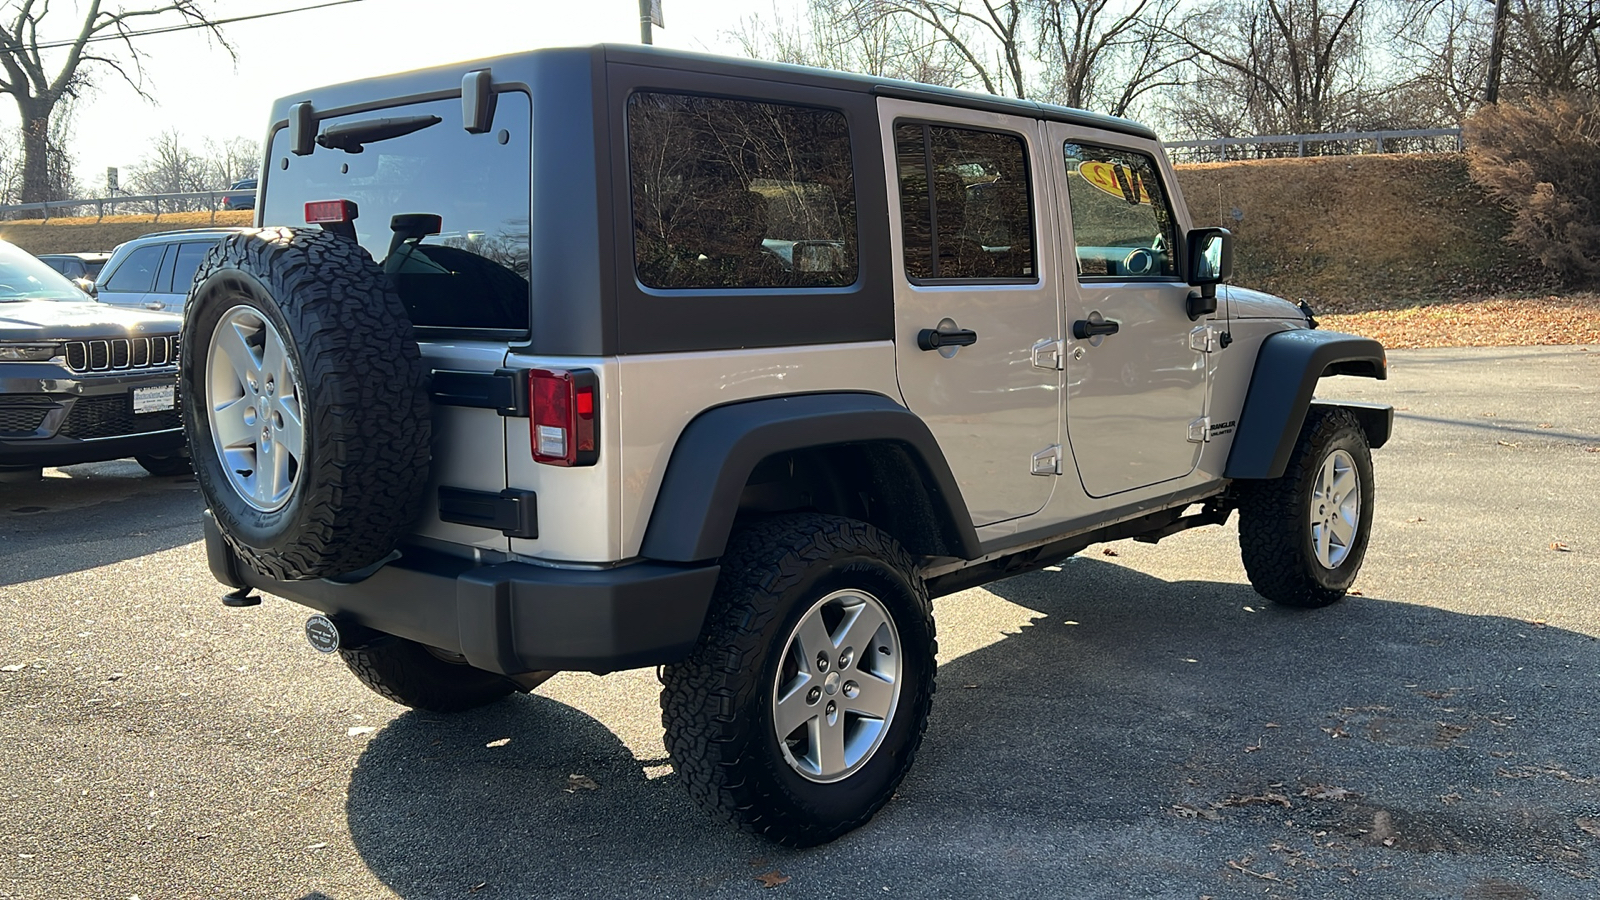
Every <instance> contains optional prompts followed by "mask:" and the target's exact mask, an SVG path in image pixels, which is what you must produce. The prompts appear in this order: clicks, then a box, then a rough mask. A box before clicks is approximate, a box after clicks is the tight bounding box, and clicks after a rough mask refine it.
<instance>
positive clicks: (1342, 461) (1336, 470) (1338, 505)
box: [1310, 450, 1361, 569]
mask: <svg viewBox="0 0 1600 900" xmlns="http://www.w3.org/2000/svg"><path fill="white" fill-rule="evenodd" d="M1310 516H1311V550H1312V553H1313V554H1314V555H1315V556H1316V557H1317V562H1318V563H1320V564H1321V565H1322V567H1323V568H1324V569H1337V568H1339V564H1340V563H1343V562H1344V561H1345V558H1346V557H1348V556H1349V555H1350V548H1352V547H1354V546H1355V543H1356V532H1357V530H1358V529H1360V527H1361V476H1360V474H1359V473H1358V472H1357V471H1356V461H1355V459H1354V458H1353V457H1351V456H1350V454H1349V453H1347V452H1346V451H1344V450H1335V451H1333V452H1332V453H1329V454H1328V455H1327V456H1326V457H1324V458H1323V460H1322V467H1321V469H1320V470H1318V472H1317V480H1316V481H1315V482H1313V483H1312V485H1311V510H1310Z"/></svg>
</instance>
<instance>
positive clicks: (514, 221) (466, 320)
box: [262, 92, 531, 332]
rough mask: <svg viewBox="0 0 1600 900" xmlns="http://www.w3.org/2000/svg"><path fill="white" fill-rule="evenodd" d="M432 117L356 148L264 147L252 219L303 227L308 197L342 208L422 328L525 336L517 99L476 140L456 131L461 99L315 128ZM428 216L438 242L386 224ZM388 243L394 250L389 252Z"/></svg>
mask: <svg viewBox="0 0 1600 900" xmlns="http://www.w3.org/2000/svg"><path fill="white" fill-rule="evenodd" d="M430 115H432V116H437V117H438V118H439V120H440V121H439V122H437V123H436V124H433V125H429V126H426V127H423V128H421V129H420V130H417V131H413V132H411V133H409V134H405V135H401V136H399V137H392V138H386V139H382V140H374V141H371V142H369V143H365V144H363V145H360V146H359V150H360V152H356V153H352V152H348V151H346V150H343V149H333V148H329V147H323V146H319V147H317V149H316V151H315V152H314V153H312V154H311V155H310V156H295V155H294V154H293V153H291V152H290V150H289V131H288V129H281V130H279V131H278V132H277V134H276V135H274V137H273V139H272V151H271V155H270V157H269V158H268V168H267V171H268V175H267V187H266V193H265V195H264V196H263V198H262V199H263V201H264V205H263V207H262V223H263V224H265V225H299V226H304V225H305V204H306V203H307V202H308V201H312V200H353V201H355V203H356V206H357V208H358V209H359V213H360V214H359V217H358V218H357V219H356V223H355V225H356V238H357V240H359V241H360V242H361V246H363V247H365V248H367V251H368V252H370V253H371V254H372V258H373V259H375V260H377V261H378V263H379V265H380V266H382V267H383V269H384V271H385V272H386V273H387V274H388V276H389V278H390V279H391V281H392V282H393V284H394V287H395V290H396V291H397V292H398V293H399V294H400V299H401V300H402V301H403V302H404V303H405V306H406V311H407V312H408V313H410V315H411V321H412V322H413V323H414V324H416V325H418V326H421V327H433V328H451V329H497V330H514V331H519V332H526V331H527V330H528V315H529V287H528V260H529V256H530V250H531V243H530V239H529V230H528V203H529V168H530V155H529V141H530V139H531V128H530V121H531V110H530V106H529V100H528V95H527V94H523V93H518V92H504V93H501V94H499V95H498V96H497V99H496V101H495V112H494V123H493V125H492V127H491V128H490V129H489V131H488V132H487V133H485V134H470V133H468V132H467V131H466V130H465V129H463V128H462V127H461V101H459V100H455V99H450V100H438V101H433V102H429V103H417V104H412V105H408V106H405V107H399V108H395V109H386V110H376V111H373V112H367V113H359V114H357V115H352V116H343V117H340V118H337V119H324V120H323V121H322V122H321V123H319V132H323V133H325V132H326V131H327V130H328V129H329V128H330V127H332V126H338V125H349V124H351V123H359V122H362V121H364V120H369V119H385V118H397V117H405V118H411V117H425V116H430ZM410 213H423V214H430V215H436V216H439V217H440V219H441V221H442V225H441V228H442V231H441V233H440V234H436V235H428V236H425V237H422V238H420V239H418V238H416V237H414V236H413V237H409V238H405V239H403V240H402V239H401V237H400V236H399V235H396V233H395V232H394V231H393V230H392V229H391V228H390V224H391V220H392V218H393V217H394V216H397V215H405V214H410ZM391 247H392V248H393V252H391Z"/></svg>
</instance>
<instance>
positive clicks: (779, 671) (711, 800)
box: [661, 514, 937, 846]
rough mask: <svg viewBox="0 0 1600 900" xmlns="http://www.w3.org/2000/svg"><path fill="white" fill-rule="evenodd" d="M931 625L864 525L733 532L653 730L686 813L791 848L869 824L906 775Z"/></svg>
mask: <svg viewBox="0 0 1600 900" xmlns="http://www.w3.org/2000/svg"><path fill="white" fill-rule="evenodd" d="M936 649H937V645H936V644H935V641H934V630H933V615H932V612H931V605H930V603H929V601H928V595H927V591H926V589H925V588H924V587H923V585H922V581H921V579H920V578H919V577H918V576H917V573H916V567H915V564H914V563H913V562H912V560H911V557H910V556H909V555H908V554H907V553H906V552H905V550H904V549H902V548H901V547H900V545H899V544H898V543H896V542H895V540H894V539H893V538H891V537H889V536H888V535H886V534H884V533H883V532H881V531H879V530H878V529H876V528H874V527H872V526H871V525H868V524H866V523H863V522H857V521H854V520H851V519H845V518H841V517H838V516H826V515H818V514H804V515H787V516H780V517H775V518H773V519H769V520H766V521H764V522H761V523H758V524H756V525H753V526H750V527H747V528H745V529H742V530H741V531H740V532H738V533H737V534H736V535H735V536H734V538H733V540H731V541H730V543H729V547H728V552H727V554H725V555H724V557H723V562H722V577H721V580H720V581H719V582H718V585H717V592H716V595H715V597H714V598H713V600H712V609H711V612H710V614H709V615H708V617H707V621H706V628H705V631H704V633H703V634H702V635H701V638H700V641H699V643H698V644H697V645H696V647H695V650H694V652H693V654H692V655H691V656H690V657H689V659H688V660H686V661H684V662H683V663H680V664H677V665H672V666H668V667H666V670H665V673H664V677H663V681H664V685H665V687H664V690H663V691H662V695H661V707H662V724H663V725H664V726H665V727H666V738H667V749H668V752H669V753H670V754H671V756H672V761H673V765H674V766H675V767H676V768H677V770H678V773H679V775H680V776H681V777H682V778H683V780H684V783H685V784H686V785H687V787H688V788H689V793H690V795H691V796H692V797H693V799H694V800H695V801H696V802H697V803H698V804H699V805H700V806H702V807H703V808H705V809H707V810H708V811H710V812H712V813H713V814H714V815H717V816H719V817H721V818H724V819H728V820H731V821H733V822H734V823H735V824H737V825H739V826H741V827H742V828H744V829H745V830H747V831H750V832H752V833H755V834H759V835H762V836H763V837H766V838H768V839H770V840H773V841H775V842H777V843H780V844H785V845H788V846H811V845H815V844H820V843H823V842H826V841H830V840H832V839H834V838H836V837H838V836H839V835H841V834H844V833H845V832H847V831H850V830H851V829H853V828H856V827H858V826H860V825H862V824H864V823H865V822H866V821H867V820H868V819H870V818H872V816H873V814H875V813H876V812H877V811H878V810H879V809H880V808H882V806H883V805H884V804H885V803H887V802H888V801H889V798H890V796H891V795H892V794H893V793H894V789H895V787H896V786H898V785H899V784H900V781H901V779H902V778H904V777H905V774H906V771H907V770H908V769H909V768H910V767H911V762H912V759H913V758H914V757H915V755H916V751H917V748H918V746H920V744H921V743H922V733H923V730H924V728H925V727H926V725H927V720H928V710H929V707H930V705H931V703H932V698H933V687H934V654H935V651H936Z"/></svg>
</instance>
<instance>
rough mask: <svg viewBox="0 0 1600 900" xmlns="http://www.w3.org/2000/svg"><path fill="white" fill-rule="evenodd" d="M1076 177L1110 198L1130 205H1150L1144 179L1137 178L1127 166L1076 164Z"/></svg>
mask: <svg viewBox="0 0 1600 900" xmlns="http://www.w3.org/2000/svg"><path fill="white" fill-rule="evenodd" d="M1078 175H1079V176H1081V177H1082V178H1083V180H1084V181H1087V182H1089V183H1090V184H1091V185H1094V186H1095V187H1096V188H1098V189H1100V190H1102V191H1105V192H1106V193H1108V194H1110V195H1111V196H1113V197H1120V198H1122V199H1123V200H1126V201H1127V202H1128V203H1129V204H1130V205H1132V204H1143V205H1145V206H1148V205H1150V192H1149V191H1147V190H1145V186H1144V179H1143V178H1141V177H1140V176H1139V173H1138V171H1137V170H1135V169H1132V168H1130V167H1128V166H1124V165H1120V164H1113V163H1105V162H1081V163H1078Z"/></svg>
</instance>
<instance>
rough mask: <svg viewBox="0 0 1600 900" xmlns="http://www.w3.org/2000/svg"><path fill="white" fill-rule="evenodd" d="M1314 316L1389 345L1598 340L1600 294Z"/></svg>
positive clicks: (1394, 347) (1496, 344)
mask: <svg viewBox="0 0 1600 900" xmlns="http://www.w3.org/2000/svg"><path fill="white" fill-rule="evenodd" d="M1317 319H1318V321H1319V322H1321V324H1322V327H1324V328H1327V329H1329V330H1330V331H1347V332H1350V333H1352V334H1359V335H1363V336H1365V337H1371V338H1376V339H1378V340H1379V341H1380V342H1382V344H1383V345H1384V346H1385V347H1387V348H1389V349H1390V350H1398V349H1411V348H1420V347H1525V346H1538V345H1548V344H1600V294H1588V293H1579V294H1567V295H1548V296H1544V297H1489V298H1484V299H1475V300H1458V301H1454V302H1447V303H1436V304H1432V305H1428V306H1411V307H1406V308H1404V309H1376V310H1368V311H1365V312H1357V313H1343V314H1336V313H1329V314H1327V315H1319V316H1318V317H1317Z"/></svg>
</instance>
